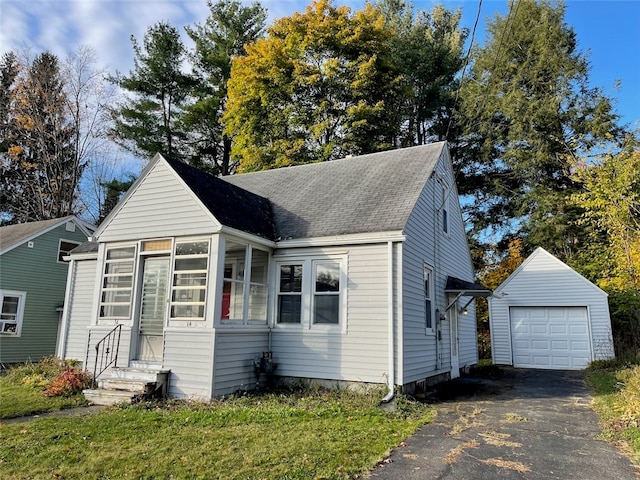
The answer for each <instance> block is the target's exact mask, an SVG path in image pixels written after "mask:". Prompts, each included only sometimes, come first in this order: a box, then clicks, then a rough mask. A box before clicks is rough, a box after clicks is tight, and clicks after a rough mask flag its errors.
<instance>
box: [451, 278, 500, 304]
mask: <svg viewBox="0 0 640 480" xmlns="http://www.w3.org/2000/svg"><path fill="white" fill-rule="evenodd" d="M444 292H445V293H446V294H448V295H449V294H450V295H455V296H456V297H455V299H454V300H453V301H452V302H451V303H450V304H449V305H448V306H447V310H449V309H450V308H451V307H452V306H453V305H455V304H456V302H457V301H458V299H460V297H472V298H471V300H469V302H468V303H467V305H468V304H469V303H471V301H472V300H473V298H475V297H489V296H491V294H492V293H493V292H492V291H491V290H490V289H488V288H487V287H485V286H484V285H480V284H479V283H473V282H467V281H466V280H461V279H459V278H456V277H447V284H446V286H445V287H444Z"/></svg>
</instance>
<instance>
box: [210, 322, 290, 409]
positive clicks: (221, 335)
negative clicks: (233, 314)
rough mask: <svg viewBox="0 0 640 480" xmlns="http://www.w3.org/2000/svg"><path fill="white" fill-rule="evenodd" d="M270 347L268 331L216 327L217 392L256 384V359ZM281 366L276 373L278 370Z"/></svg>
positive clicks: (245, 387)
mask: <svg viewBox="0 0 640 480" xmlns="http://www.w3.org/2000/svg"><path fill="white" fill-rule="evenodd" d="M268 349H269V332H268V330H267V329H266V328H265V329H264V330H262V331H253V330H252V331H246V332H245V331H239V330H233V331H232V330H228V329H221V328H218V329H216V346H215V352H216V354H215V369H216V370H215V384H214V392H213V393H214V396H215V397H220V396H221V395H230V394H232V393H234V392H236V391H237V390H250V389H252V388H253V387H255V384H256V371H255V360H256V359H259V358H260V356H261V355H262V352H266V351H267V350H268ZM278 370H279V367H278V369H276V373H278V374H279V372H278Z"/></svg>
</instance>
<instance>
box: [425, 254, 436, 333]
mask: <svg viewBox="0 0 640 480" xmlns="http://www.w3.org/2000/svg"><path fill="white" fill-rule="evenodd" d="M433 296H434V285H433V269H432V268H431V267H430V266H429V265H426V264H425V265H424V314H425V328H426V331H427V333H432V332H433V327H434V325H433V324H434V322H433V317H434V312H433Z"/></svg>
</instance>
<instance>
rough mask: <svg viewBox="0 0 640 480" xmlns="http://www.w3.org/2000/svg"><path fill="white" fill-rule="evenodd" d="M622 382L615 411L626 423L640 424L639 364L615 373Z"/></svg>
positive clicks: (631, 424) (633, 425) (630, 424)
mask: <svg viewBox="0 0 640 480" xmlns="http://www.w3.org/2000/svg"><path fill="white" fill-rule="evenodd" d="M617 378H618V380H619V381H620V383H621V384H622V388H621V389H620V393H619V399H618V401H617V402H616V411H617V413H619V414H620V417H621V420H623V421H624V422H625V423H627V425H629V426H632V427H637V426H638V425H639V424H640V366H635V367H633V368H627V369H624V370H621V371H620V372H619V373H618V375H617Z"/></svg>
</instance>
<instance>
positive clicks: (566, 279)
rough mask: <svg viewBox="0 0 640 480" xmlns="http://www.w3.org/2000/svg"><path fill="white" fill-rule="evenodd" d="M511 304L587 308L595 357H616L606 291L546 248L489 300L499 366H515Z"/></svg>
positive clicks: (492, 334) (501, 286)
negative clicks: (510, 315)
mask: <svg viewBox="0 0 640 480" xmlns="http://www.w3.org/2000/svg"><path fill="white" fill-rule="evenodd" d="M511 307H584V308H587V312H588V322H589V328H590V331H591V342H592V343H591V345H590V348H591V352H592V355H593V359H595V360H601V359H607V358H612V357H613V356H614V351H613V340H612V337H611V321H610V318H609V305H608V301H607V295H606V293H604V292H603V291H602V290H600V289H599V288H598V287H596V286H595V285H594V284H592V283H591V282H589V281H588V280H587V279H585V278H584V277H582V276H581V275H579V274H578V273H577V272H576V271H574V270H572V269H571V268H570V267H569V266H567V265H566V264H564V263H563V262H561V261H560V260H558V259H557V258H555V257H554V256H553V255H551V254H550V253H548V252H547V251H546V250H544V249H542V248H539V249H537V250H536V251H535V252H533V253H532V254H531V255H530V256H529V258H527V260H525V262H524V263H523V264H522V265H521V266H520V267H519V268H518V270H516V271H515V272H514V273H513V274H512V275H511V276H510V277H509V278H508V279H507V280H505V282H504V283H503V284H502V285H500V287H498V289H496V291H495V292H494V295H493V296H492V297H491V298H490V299H489V318H490V327H491V345H492V355H493V362H494V363H495V364H499V365H513V357H512V338H511V322H510V317H509V309H510V308H511Z"/></svg>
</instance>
